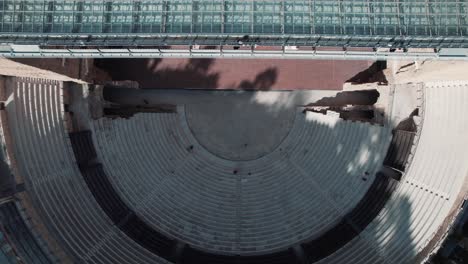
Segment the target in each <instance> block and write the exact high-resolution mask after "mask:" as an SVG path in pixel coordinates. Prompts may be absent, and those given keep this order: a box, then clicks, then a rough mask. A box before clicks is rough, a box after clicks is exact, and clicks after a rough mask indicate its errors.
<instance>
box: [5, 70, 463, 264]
mask: <svg viewBox="0 0 468 264" xmlns="http://www.w3.org/2000/svg"><path fill="white" fill-rule="evenodd" d="M62 85H63V83H61V82H52V81H43V80H38V79H23V78H19V79H16V80H15V82H14V85H13V86H12V87H10V88H11V89H12V98H11V100H9V102H8V103H7V104H6V111H7V117H8V122H9V127H10V129H11V132H12V133H11V134H12V141H13V143H14V144H13V148H14V156H15V159H16V161H17V164H18V173H20V174H21V177H22V178H24V180H25V188H26V191H27V192H28V193H29V194H30V196H31V197H32V198H33V199H32V200H33V202H34V206H35V207H36V210H37V211H38V212H39V214H40V217H41V219H42V220H43V222H45V223H46V226H47V228H48V230H49V231H50V234H51V235H52V236H53V237H54V238H56V239H57V240H58V241H60V242H61V244H62V245H63V248H64V249H65V250H66V252H67V253H69V254H70V256H73V257H74V259H76V261H77V262H87V263H172V262H176V263H203V264H206V263H216V264H221V263H269V264H270V263H283V264H284V263H298V262H300V263H312V262H317V261H319V262H321V263H343V262H356V263H385V262H386V263H402V262H404V263H414V262H415V261H417V262H419V261H421V260H422V258H424V257H425V256H427V254H428V253H429V251H428V249H431V248H433V247H434V245H433V244H432V243H433V239H434V238H435V237H437V236H439V235H440V234H438V233H437V232H438V231H439V230H444V229H443V228H442V229H441V227H442V226H443V225H444V224H446V223H444V221H445V220H446V217H447V216H448V215H449V214H450V213H452V212H453V210H454V207H456V206H457V205H458V202H459V200H460V197H459V195H460V192H461V190H462V186H463V182H464V180H465V178H466V175H467V172H468V163H467V162H466V160H468V149H466V147H465V146H466V145H468V136H467V133H466V131H467V129H468V120H467V119H466V118H465V117H464V113H466V112H467V111H468V104H467V103H466V102H467V101H468V83H441V84H437V83H433V84H426V85H425V88H424V93H423V94H424V98H423V101H424V105H423V107H422V108H421V113H420V115H421V122H420V125H419V127H420V130H419V132H418V135H417V137H416V140H415V142H417V145H415V146H414V147H413V151H412V154H411V156H412V157H411V163H410V164H409V165H408V166H407V168H406V172H405V174H404V175H403V178H402V179H401V182H400V184H399V185H395V186H396V187H395V190H394V191H393V193H389V194H388V195H387V196H388V197H386V198H385V199H379V200H378V201H377V202H379V203H382V204H381V206H378V207H377V208H379V209H378V210H377V211H376V210H372V212H369V214H370V215H372V218H371V219H370V220H369V219H366V220H365V221H364V222H365V223H364V224H362V223H361V222H360V221H361V218H360V217H359V216H361V215H363V214H366V213H367V212H366V211H365V210H364V209H365V208H376V207H375V206H369V204H373V203H375V202H374V201H371V200H372V199H370V198H369V196H368V194H369V193H372V192H374V191H375V190H377V192H378V191H379V190H381V189H379V188H375V186H376V184H377V185H378V184H379V183H380V179H381V178H382V177H381V176H378V175H379V173H378V172H379V170H380V169H381V166H382V162H383V160H384V157H385V154H386V152H387V148H388V145H389V141H390V137H391V134H390V128H388V127H379V126H371V125H368V124H361V123H353V122H348V121H344V120H340V119H336V118H334V117H330V116H326V115H320V114H317V113H306V114H303V113H301V112H298V113H297V114H296V118H295V121H294V125H293V127H292V129H291V131H290V133H289V134H288V136H287V138H286V139H285V140H284V141H283V142H282V143H281V144H280V145H279V146H278V147H277V148H276V149H275V150H274V151H273V152H271V153H269V154H268V155H266V156H263V157H261V158H259V159H256V160H251V161H229V160H225V159H221V158H218V157H216V156H214V155H213V154H211V153H210V152H208V151H206V150H204V149H203V148H202V147H201V145H200V144H198V143H197V140H196V138H195V137H194V136H193V135H192V134H191V133H190V130H189V128H188V125H187V123H186V121H185V112H184V108H183V107H179V108H178V112H177V113H176V114H137V115H135V116H134V117H132V118H130V119H128V120H123V119H114V120H111V119H100V120H97V121H93V122H92V126H91V127H92V129H91V132H92V135H90V136H92V138H93V140H92V142H91V143H90V144H92V145H94V147H95V150H96V154H97V155H96V156H97V160H98V161H99V162H101V163H102V164H100V165H99V166H98V168H99V170H96V171H101V172H102V173H105V176H106V178H104V179H102V180H100V181H99V182H98V183H100V185H99V184H98V185H92V184H90V183H93V182H94V183H95V181H89V179H88V178H87V177H93V176H94V177H96V178H97V177H100V176H102V175H98V174H93V173H89V174H88V175H86V171H87V166H88V165H89V164H88V165H86V164H83V163H82V161H81V159H80V158H79V155H77V152H76V149H75V148H74V147H73V148H72V144H71V141H72V140H71V139H70V138H69V134H68V133H67V132H66V129H65V124H64V116H65V113H64V110H65V109H64V104H63V95H62V91H63V90H62ZM88 143H89V142H88ZM74 151H75V152H74ZM363 178H367V180H365V181H364V180H363ZM106 188H107V189H109V188H111V189H113V190H114V191H115V192H116V193H118V197H119V199H121V200H118V199H110V198H111V197H110V196H109V193H110V191H106V190H107V189H106ZM106 195H107V196H106ZM103 200H105V201H112V202H113V204H109V205H105V204H104V205H103V204H102V201H103ZM108 208H127V209H128V211H131V212H132V213H131V214H127V215H125V214H123V218H120V219H121V221H120V222H118V223H116V222H115V219H114V218H113V216H112V215H111V213H110V212H109V210H108ZM356 208H359V210H356ZM115 213H119V212H115ZM119 217H121V216H119ZM129 219H131V220H129ZM129 222H136V223H139V226H147V227H150V228H151V229H152V230H157V231H158V232H160V233H161V234H162V235H161V236H164V237H167V238H169V240H164V239H160V240H158V239H157V237H156V235H155V236H154V237H155V239H153V240H148V239H149V238H148V237H151V236H152V235H153V233H147V234H144V233H142V230H143V229H138V228H137V230H130V231H129V230H126V228H127V224H128V223H129ZM343 225H344V226H345V227H344V229H346V228H347V226H349V227H351V229H354V231H353V232H354V233H353V234H354V235H353V236H349V237H347V238H346V239H345V240H346V241H345V243H344V244H343V246H342V247H341V245H340V247H341V248H333V246H331V248H333V250H330V249H329V248H327V246H328V244H327V243H318V242H317V241H319V242H327V241H333V240H327V239H326V238H327V237H329V236H331V234H333V232H335V233H336V231H333V230H338V231H339V230H344V229H340V228H341V227H342V226H343ZM346 225H347V226H346ZM445 230H446V229H445ZM145 235H146V236H145ZM138 236H139V237H143V239H146V241H143V242H141V241H137V240H135V239H134V238H135V237H138ZM165 241H169V242H167V243H166V242H165ZM165 243H166V244H165ZM181 245H182V246H181ZM184 245H189V247H190V248H194V249H197V250H202V251H203V252H207V254H208V253H210V252H211V253H216V254H221V255H223V254H224V255H225V256H245V257H247V256H252V255H255V256H257V255H258V256H260V255H261V254H265V255H267V254H270V255H269V256H272V257H275V256H276V255H274V253H275V252H279V251H281V250H291V249H293V250H294V254H293V255H294V256H296V258H297V259H296V260H294V261H291V262H286V261H284V260H272V261H269V262H265V261H264V260H263V262H259V261H250V260H252V258H251V259H249V261H247V262H242V261H241V260H242V259H239V258H234V260H233V261H229V260H226V259H223V260H222V261H218V262H213V261H206V262H200V261H198V262H197V261H196V260H193V261H191V260H190V259H187V257H186V258H182V259H181V260H175V261H171V262H170V261H167V259H170V260H174V258H173V257H172V256H173V255H178V254H179V253H180V251H182V255H183V253H184V250H186V249H184V247H183V246H184ZM152 248H165V249H167V250H166V251H171V250H172V251H171V252H169V253H167V255H165V256H163V255H161V257H159V256H157V254H154V252H152V250H150V249H152ZM327 250H328V251H327ZM187 252H189V250H187ZM323 252H325V253H323ZM171 254H172V255H171ZM282 257H284V256H282ZM225 260H226V261H225Z"/></svg>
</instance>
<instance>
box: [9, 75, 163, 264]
mask: <svg viewBox="0 0 468 264" xmlns="http://www.w3.org/2000/svg"><path fill="white" fill-rule="evenodd" d="M63 85H64V83H62V82H58V81H48V80H41V79H32V78H11V82H7V89H9V90H11V99H10V100H9V101H8V103H7V105H6V111H7V117H8V123H9V128H10V130H11V132H12V133H11V135H12V137H13V138H12V140H13V148H14V149H13V150H14V155H15V158H16V161H17V164H18V172H19V173H20V174H21V176H22V177H23V178H24V181H25V189H26V192H28V194H29V196H30V197H31V200H32V202H33V205H34V207H35V209H36V211H37V212H38V214H39V215H40V217H41V220H42V221H43V222H44V223H45V225H46V227H47V229H48V231H49V232H50V235H51V236H53V237H54V238H55V239H56V240H57V241H58V242H59V243H60V244H61V245H62V246H63V248H64V250H65V251H66V253H68V254H69V256H70V257H71V258H72V259H74V260H75V261H76V262H79V263H82V262H89V263H158V264H159V263H166V262H165V260H163V259H161V258H159V257H158V256H156V255H154V254H152V253H150V252H148V251H147V250H145V249H144V248H143V247H141V246H139V245H138V244H137V243H136V242H134V241H133V240H132V239H131V238H129V237H127V236H125V234H124V233H122V232H121V231H120V230H119V229H118V228H117V227H116V226H114V223H113V222H112V221H111V219H109V217H108V216H107V215H106V214H105V212H103V210H102V208H101V207H100V205H99V204H98V203H97V202H96V200H95V199H94V197H93V195H92V193H91V192H90V190H89V188H88V186H87V184H86V183H85V181H84V179H83V177H82V175H81V173H80V170H79V167H78V164H77V160H76V159H75V157H74V153H73V149H72V147H71V141H70V139H69V137H68V133H67V131H66V129H65V124H64V116H65V113H64V105H63ZM20 202H21V201H20Z"/></svg>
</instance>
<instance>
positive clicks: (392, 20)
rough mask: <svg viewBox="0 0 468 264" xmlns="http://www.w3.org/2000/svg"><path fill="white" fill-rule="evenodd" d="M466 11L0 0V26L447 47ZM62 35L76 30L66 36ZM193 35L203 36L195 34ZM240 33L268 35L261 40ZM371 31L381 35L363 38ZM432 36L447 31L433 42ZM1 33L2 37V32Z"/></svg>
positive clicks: (403, 5)
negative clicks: (343, 38) (321, 37)
mask: <svg viewBox="0 0 468 264" xmlns="http://www.w3.org/2000/svg"><path fill="white" fill-rule="evenodd" d="M467 10H468V3H467V2H465V1H443V0H435V1H427V0H412V1H369V0H355V1H328V0H285V1H274V0H253V1H243V0H233V1H223V0H178V1H168V0H156V1H147V0H142V1H121V0H119V1H91V0H84V1H67V0H58V1H47V0H42V1H33V0H27V1H14V0H1V1H0V21H1V22H2V23H0V32H1V33H9V34H11V35H12V36H13V35H15V36H19V35H22V36H23V37H26V36H27V35H28V34H31V33H34V34H42V35H43V36H45V35H49V36H53V35H56V36H59V35H61V36H62V40H60V39H55V40H54V39H46V38H45V37H41V35H36V36H34V37H32V36H31V38H29V37H27V38H29V41H30V43H33V40H34V39H35V40H36V43H37V40H38V39H41V40H44V41H45V42H43V44H45V43H50V44H52V45H54V44H58V43H60V42H61V43H67V41H68V43H73V42H75V41H76V43H80V41H81V42H84V43H86V42H88V43H89V44H90V45H91V44H93V45H107V46H109V45H125V44H126V43H127V45H128V44H129V43H128V41H129V40H128V39H127V40H126V38H125V35H127V34H134V36H135V37H133V36H132V39H133V38H134V39H133V40H132V41H133V42H138V44H143V45H158V44H164V43H167V44H169V45H171V44H180V45H190V44H193V43H192V42H193V41H191V40H188V39H185V38H182V39H180V38H179V39H178V40H177V39H172V40H171V39H170V38H161V39H159V40H158V39H154V38H145V37H144V35H153V36H154V35H157V34H161V35H171V34H174V35H175V34H183V35H188V36H193V39H192V40H195V39H196V41H195V42H194V43H197V44H206V45H219V44H220V43H222V42H228V43H226V44H229V43H231V44H237V42H238V41H239V40H240V39H241V40H242V42H243V43H250V42H252V43H257V44H260V43H265V44H269V45H272V44H273V45H281V44H291V45H313V44H314V43H315V44H316V45H326V44H328V45H332V46H333V45H338V44H337V43H334V41H337V40H333V39H328V38H326V39H320V38H318V37H317V38H315V37H314V38H311V37H310V36H311V35H314V34H317V35H327V36H338V37H339V36H346V37H347V38H346V39H347V40H346V41H345V40H343V41H341V42H340V41H338V42H339V43H340V46H343V45H345V44H348V46H367V47H374V46H387V44H388V43H387V42H390V43H393V44H394V45H395V46H407V45H408V44H409V40H405V39H401V40H400V39H398V40H392V38H393V37H399V36H409V37H412V36H413V37H423V38H422V39H412V41H411V46H412V47H415V46H427V47H440V46H445V47H450V46H463V45H464V46H466V44H467V43H466V41H464V40H463V38H459V39H458V40H455V41H454V39H456V37H463V36H464V37H466V36H467V35H468V24H467V23H468V22H467V21H468V20H467V13H468V12H467ZM63 34H77V36H75V37H73V38H68V37H65V36H63ZM78 34H81V35H82V36H84V38H83V37H78ZM115 34H123V35H120V36H118V35H115ZM100 35H101V36H102V35H107V36H106V39H99V36H100ZM200 35H204V37H196V36H200ZM138 36H142V37H141V38H140V37H138ZM217 36H219V37H217ZM226 36H235V37H233V38H231V39H230V38H226ZM239 36H241V37H239ZM242 36H256V37H260V38H263V37H265V36H270V37H267V38H264V40H260V39H255V38H256V37H254V38H252V39H250V38H242ZM276 36H289V37H290V38H291V39H292V40H291V41H290V43H288V40H286V39H287V38H284V39H281V40H279V39H277V37H276ZM357 36H360V37H357ZM366 36H367V37H368V38H366ZM374 36H380V37H382V39H374V40H373V39H372V38H370V37H374ZM434 36H440V37H448V38H447V39H446V40H445V41H444V40H437V41H433V40H431V38H432V37H434ZM450 37H451V38H452V39H450ZM4 38H5V39H8V38H7V36H4ZM239 38H240V39H239ZM348 38H349V39H348ZM94 40H96V41H94ZM298 40H300V41H298ZM362 40H364V41H362ZM23 41H27V40H26V39H24V38H19V39H16V43H17V44H19V43H21V42H23ZM460 41H461V42H460ZM169 42H170V43H169ZM136 44H137V43H136Z"/></svg>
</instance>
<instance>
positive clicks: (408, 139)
mask: <svg viewBox="0 0 468 264" xmlns="http://www.w3.org/2000/svg"><path fill="white" fill-rule="evenodd" d="M414 137H415V133H414V132H409V131H404V130H395V131H394V134H393V138H392V142H391V144H390V148H389V150H388V152H387V156H386V157H385V161H384V164H385V165H386V166H389V167H391V168H395V169H397V170H400V171H404V170H405V168H406V162H407V160H408V157H409V156H410V154H411V148H412V146H413V141H414Z"/></svg>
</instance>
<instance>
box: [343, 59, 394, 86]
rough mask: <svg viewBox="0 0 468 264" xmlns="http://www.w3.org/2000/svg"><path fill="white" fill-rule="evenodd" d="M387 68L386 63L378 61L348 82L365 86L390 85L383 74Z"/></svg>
mask: <svg viewBox="0 0 468 264" xmlns="http://www.w3.org/2000/svg"><path fill="white" fill-rule="evenodd" d="M386 68H387V62H386V61H376V62H374V63H373V64H372V65H371V66H370V67H369V68H367V69H366V70H364V71H361V72H359V73H358V74H356V75H355V76H353V77H352V78H350V79H348V80H347V81H346V82H350V83H352V84H363V83H373V82H377V83H379V84H388V80H387V77H386V76H385V74H384V73H383V70H385V69H386Z"/></svg>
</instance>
